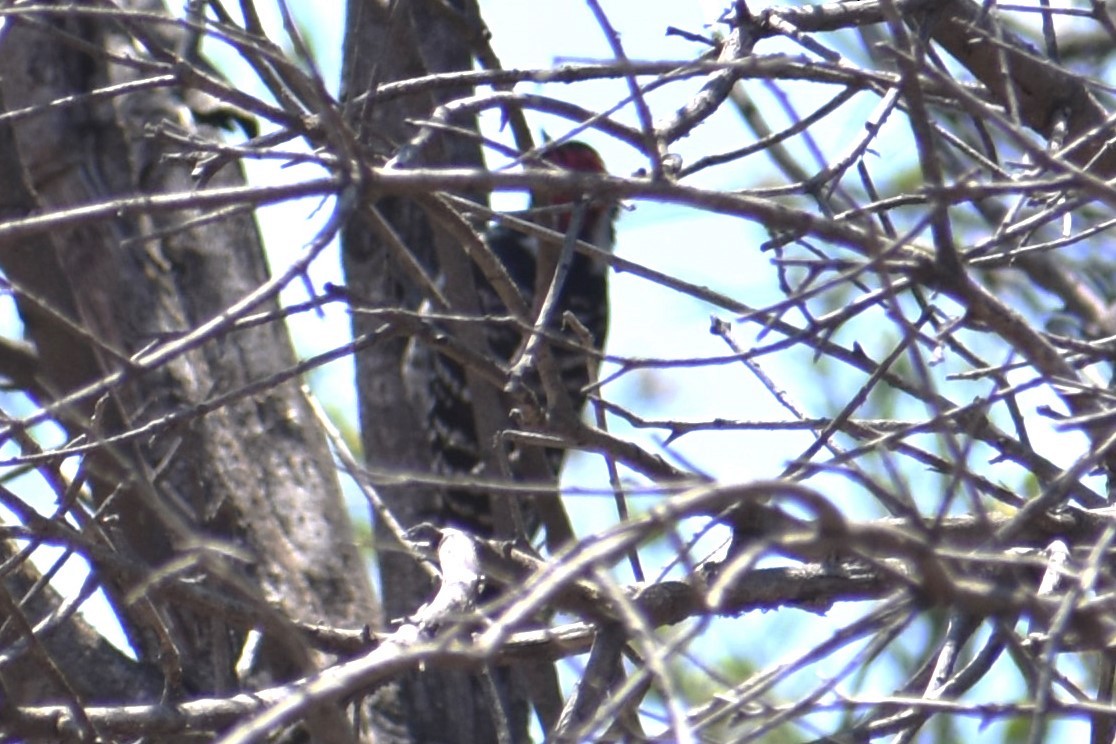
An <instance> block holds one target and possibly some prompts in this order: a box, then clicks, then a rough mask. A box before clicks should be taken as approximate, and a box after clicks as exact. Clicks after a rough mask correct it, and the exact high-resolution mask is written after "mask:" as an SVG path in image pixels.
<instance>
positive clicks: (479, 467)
mask: <svg viewBox="0 0 1116 744" xmlns="http://www.w3.org/2000/svg"><path fill="white" fill-rule="evenodd" d="M544 158H545V159H546V160H547V161H548V162H550V163H553V164H555V165H557V166H559V167H561V168H566V169H569V170H576V171H583V172H591V173H603V172H604V164H603V163H602V161H601V159H600V156H599V155H597V153H596V151H594V150H593V149H592V148H590V147H589V146H588V145H584V144H582V143H579V142H569V143H565V144H563V145H559V146H557V147H555V148H553V149H552V150H551V151H550V152H548V153H547V154H546V155H545V156H544ZM557 201H564V202H566V204H565V205H558V204H557V203H556V202H557ZM575 209H577V207H575V206H574V205H573V204H571V203H569V198H568V197H567V198H564V199H560V200H559V199H556V198H555V197H550V198H549V199H543V198H541V197H534V198H533V199H532V210H531V211H530V212H529V213H528V214H531V215H533V216H532V217H531V219H532V220H533V221H535V222H537V223H539V224H542V225H544V226H546V227H550V228H551V229H555V230H557V231H559V232H565V231H566V230H568V229H569V225H570V224H571V219H572V220H573V221H574V222H578V221H580V224H581V229H580V230H579V232H578V238H579V239H580V240H583V241H585V242H588V243H591V244H593V245H595V246H597V247H598V248H601V249H603V250H608V251H611V250H612V247H613V244H614V232H613V223H614V220H615V211H616V210H615V207H614V206H612V205H609V206H607V207H602V206H600V205H596V204H589V205H583V206H581V207H580V209H581V210H582V213H581V214H580V215H575ZM579 218H580V220H579ZM485 240H486V242H487V243H488V246H489V247H490V248H491V250H492V252H493V253H494V254H495V256H496V257H497V258H498V259H499V260H500V261H501V262H502V263H503V265H504V267H505V268H506V270H507V272H508V274H509V276H510V277H511V279H512V282H513V283H514V284H515V286H516V287H517V288H518V289H519V291H520V292H521V294H522V295H523V298H524V301H525V303H526V304H527V306H528V307H529V308H531V307H533V306H534V304H535V287H536V282H537V277H536V273H537V266H538V264H539V260H538V258H539V255H540V251H543V250H549V251H554V254H552V256H556V255H557V252H558V251H559V248H558V247H557V246H540V243H539V241H538V240H536V239H535V238H533V237H529V236H527V235H524V234H523V233H520V232H517V231H515V230H513V229H512V228H509V227H505V226H503V225H494V226H493V227H491V228H490V229H489V230H488V232H487V234H486V235H485ZM474 273H475V277H474V279H475V284H476V288H477V299H478V302H479V305H480V314H481V316H482V318H484V319H485V323H486V326H485V333H484V337H485V339H486V342H487V345H488V347H489V348H487V349H481V350H478V351H480V352H482V353H484V354H487V355H490V358H491V359H492V360H494V361H495V362H497V363H498V364H499V365H500V366H501V367H502V368H503V369H505V370H506V369H507V367H508V365H509V364H510V363H511V362H512V361H513V360H514V359H515V358H516V356H517V354H518V353H520V352H521V351H522V348H523V344H524V341H525V334H524V329H523V328H522V327H520V326H517V325H515V324H514V323H513V322H511V320H510V317H509V316H510V313H509V311H508V309H507V308H506V307H505V306H504V303H503V302H502V301H501V300H500V299H499V297H498V295H497V294H496V292H495V290H493V288H492V287H491V286H490V285H489V284H488V283H487V281H486V280H485V279H484V277H483V276H482V275H481V274H480V272H479V271H477V272H474ZM566 313H570V314H572V315H573V316H574V317H575V318H577V320H578V322H579V323H580V324H581V325H582V326H584V328H585V329H586V330H588V332H589V335H590V336H591V338H592V344H593V348H594V349H595V350H596V351H599V350H600V348H601V346H602V344H603V343H604V339H605V335H606V334H607V331H608V316H609V312H608V267H607V266H606V265H604V263H603V262H600V261H597V260H594V259H592V258H590V257H588V256H585V255H583V254H581V253H574V255H573V256H572V258H571V259H570V263H569V271H568V273H567V274H566V277H565V281H564V282H563V284H562V285H561V288H560V290H559V293H558V297H557V303H556V306H555V308H554V312H552V313H551V314H550V315H549V318H548V323H547V324H546V325H545V333H546V336H547V339H548V342H549V343H548V346H549V349H550V354H551V356H552V358H553V360H554V363H555V365H556V367H557V369H558V373H559V376H560V378H561V381H562V387H563V389H564V390H565V392H566V394H567V395H568V396H569V398H570V401H571V403H572V404H573V408H574V410H575V411H581V409H582V408H583V406H584V404H585V400H586V391H585V388H586V386H587V385H588V383H589V380H590V369H594V370H595V368H596V364H597V359H596V356H595V354H589V353H586V351H585V350H584V348H583V346H584V344H583V342H582V339H581V338H579V336H578V335H577V334H575V333H574V332H573V331H572V330H571V329H569V328H564V327H563V317H564V316H565V314H566ZM421 356H422V357H423V358H424V360H425V361H424V362H423V363H422V364H419V365H415V364H412V365H411V370H410V371H409V374H410V375H412V377H416V376H417V377H419V378H423V379H412V380H411V381H410V384H411V385H412V386H415V385H417V386H420V387H421V388H422V391H421V395H418V396H416V399H417V400H419V401H421V403H420V405H421V406H422V407H423V409H424V410H423V411H422V413H423V414H424V416H425V420H426V425H427V427H428V429H427V434H428V438H429V443H430V447H431V454H432V461H433V464H434V468H435V470H436V472H438V473H440V474H442V475H449V476H479V477H481V478H483V479H487V480H491V479H496V478H498V477H499V475H500V474H499V473H494V472H491V469H486V463H489V462H490V461H491V458H490V457H489V456H488V453H489V451H490V449H491V448H492V447H494V446H497V444H496V442H493V441H482V440H481V438H480V437H478V433H477V425H476V417H475V416H474V410H473V401H474V399H475V397H476V396H475V395H474V394H473V391H471V390H470V389H469V385H468V382H467V376H466V373H465V369H464V368H463V367H462V366H461V364H459V363H458V362H457V361H455V360H454V359H451V358H450V357H449V356H446V355H442V354H438V353H429V352H426V353H425V354H423V355H421ZM525 382H526V383H527V386H528V388H529V389H530V391H531V392H532V393H533V394H534V395H535V396H536V397H537V398H538V399H539V400H540V401H541V404H542V405H543V406H545V396H544V394H543V392H542V387H541V385H540V384H539V380H538V377H537V375H535V374H529V375H527V376H526V377H525ZM489 399H491V397H489ZM496 399H497V400H499V401H500V405H502V406H504V407H505V409H504V410H503V411H501V414H502V415H503V417H504V418H505V419H506V418H507V413H508V409H509V408H510V406H511V405H512V401H511V400H510V398H509V396H507V395H506V394H505V393H503V392H502V391H501V392H500V393H499V394H498V395H497V397H496ZM546 454H547V461H548V462H549V465H550V469H551V470H552V471H553V472H552V473H551V474H550V475H551V476H553V477H555V478H556V476H557V474H558V471H559V470H560V468H561V463H562V460H563V457H564V454H565V453H564V451H562V450H558V449H548V450H547V451H546ZM443 495H444V500H443V503H442V505H441V508H440V509H439V512H440V513H439V514H432V515H426V516H427V517H428V518H429V520H430V521H435V522H437V523H441V524H443V525H452V526H456V527H462V528H465V529H469V530H471V531H473V532H475V533H477V534H481V535H491V534H493V522H494V520H493V515H492V503H493V500H492V498H491V497H490V495H489V494H487V493H485V491H484V490H483V489H478V488H460V489H459V488H446V489H444V494H443ZM527 512H528V513H527V514H526V515H525V519H524V522H525V523H526V524H527V528H528V531H532V530H533V529H534V528H535V527H536V526H537V522H538V520H537V519H535V518H533V515H532V514H531V513H530V510H529V509H528V510H527Z"/></svg>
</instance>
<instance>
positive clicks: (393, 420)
mask: <svg viewBox="0 0 1116 744" xmlns="http://www.w3.org/2000/svg"><path fill="white" fill-rule="evenodd" d="M471 60H472V50H471V49H470V46H469V43H468V39H467V38H466V37H465V35H464V34H463V33H462V32H461V28H460V26H458V25H455V24H454V23H453V22H452V20H451V19H450V17H449V16H448V15H447V14H446V13H445V11H439V10H438V8H437V7H436V4H435V3H389V2H381V1H380V0H375V1H374V2H350V3H349V6H348V28H347V31H346V39H345V65H344V70H345V72H344V80H343V88H344V90H345V97H346V100H347V101H348V102H349V103H348V104H347V107H348V115H349V118H350V121H351V122H352V126H353V128H354V129H356V130H357V131H359V132H360V136H361V140H362V141H363V142H364V143H365V145H366V146H367V147H368V148H369V150H371V151H372V152H374V153H376V155H378V156H380V157H384V156H391V155H393V154H395V148H397V147H398V146H399V145H401V144H403V143H405V142H406V141H407V140H408V139H409V138H410V137H413V136H414V134H415V131H416V130H415V129H414V128H413V126H410V125H408V124H407V123H406V122H405V120H406V119H425V118H429V116H430V115H431V113H432V112H433V111H434V110H435V108H436V106H437V105H438V103H439V102H441V101H443V100H447V99H449V98H452V97H459V96H461V95H463V94H466V93H467V92H468V91H467V90H460V89H459V90H452V89H451V90H445V89H443V90H440V91H439V92H438V93H437V96H435V95H433V94H431V93H429V92H422V93H419V94H417V95H413V96H408V97H403V98H399V99H396V100H393V101H390V102H386V103H377V102H374V101H373V102H369V101H364V102H361V101H360V100H359V99H358V97H359V96H360V95H361V94H363V93H367V92H369V91H372V90H374V89H375V86H376V85H377V84H379V83H385V82H390V81H399V80H408V79H412V78H417V77H420V76H422V75H425V74H430V73H436V72H448V71H453V70H466V69H469V67H470V66H471ZM457 123H459V124H461V125H463V126H467V127H468V126H472V127H475V123H472V124H470V122H468V121H463V122H457ZM427 155H428V157H429V160H428V161H426V162H427V163H429V164H435V163H437V164H455V165H462V166H468V165H473V166H475V165H479V164H480V162H481V159H480V151H479V148H478V147H477V145H476V144H475V143H474V142H471V141H468V140H465V139H464V138H461V137H445V138H437V142H436V144H435V145H434V146H432V147H430V148H429V149H428V151H427ZM368 208H369V209H375V210H378V211H379V212H380V214H381V215H383V217H384V219H385V220H386V221H387V222H388V223H389V224H391V225H392V226H393V228H394V230H395V231H396V233H398V235H399V236H400V237H401V238H402V240H403V242H404V243H405V244H406V245H407V247H408V248H409V249H410V250H411V251H412V252H413V254H414V255H415V257H416V258H417V260H418V261H419V262H420V263H421V264H423V265H425V266H426V267H427V268H428V269H430V268H431V267H433V265H434V262H435V260H436V259H435V256H436V255H439V256H441V257H442V258H446V257H447V256H448V257H450V258H451V259H452V258H453V252H454V251H457V253H458V255H459V256H460V258H461V259H462V260H464V254H461V253H460V247H458V246H450V247H449V248H448V249H447V247H446V246H445V245H443V246H442V247H441V249H440V250H439V249H437V248H436V245H435V243H436V241H438V240H446V237H445V236H443V235H439V234H438V233H437V231H436V230H435V229H434V228H433V227H432V225H431V221H430V220H429V218H428V216H427V215H426V214H425V213H424V211H423V209H422V207H421V206H420V205H419V204H418V203H416V202H414V201H409V200H406V199H400V198H390V199H382V200H379V201H377V202H376V203H375V204H372V205H369V206H368ZM343 240H344V253H343V262H344V270H345V276H346V281H347V283H348V285H349V287H350V289H351V290H352V291H353V292H354V294H355V296H356V297H358V298H360V300H362V301H363V302H367V303H368V305H369V306H371V307H406V308H411V309H415V308H416V307H417V306H418V305H419V303H420V302H421V300H422V299H423V297H422V295H421V292H420V290H419V288H417V287H416V286H414V285H413V284H412V283H410V282H408V280H407V279H406V277H405V276H404V275H403V273H402V272H401V270H400V269H399V267H398V265H397V264H396V263H395V262H394V261H393V259H392V258H391V255H390V252H389V250H388V247H387V245H386V244H385V243H384V241H383V238H382V236H381V235H380V234H378V233H377V232H376V231H374V230H373V229H372V228H371V227H370V226H369V225H368V224H367V223H360V222H358V223H355V224H353V225H351V226H350V228H349V229H348V230H346V232H345V234H344V238H343ZM464 265H465V266H466V267H467V266H468V264H467V263H466V264H464ZM431 273H434V272H433V271H431ZM466 275H468V270H467V271H466ZM381 325H382V320H380V319H378V318H377V317H375V316H371V315H361V314H360V313H355V314H354V315H353V335H354V336H355V337H358V338H359V337H360V336H362V335H364V334H367V333H371V332H373V331H375V330H376V329H377V328H378V327H380V326H381ZM405 347H406V339H405V338H399V339H394V340H391V341H388V342H381V343H379V344H377V345H375V346H374V347H372V348H370V349H368V350H366V351H364V352H362V353H361V354H359V355H358V356H357V359H356V364H357V386H358V391H359V396H360V423H361V431H362V437H363V442H364V452H365V457H366V459H367V461H368V464H369V465H370V466H371V467H373V468H382V469H387V470H395V469H399V470H404V471H406V470H412V471H419V472H429V470H430V455H429V449H428V444H427V442H426V438H425V436H424V435H423V434H422V431H423V426H422V423H423V422H422V421H421V420H420V419H419V417H418V415H417V413H416V411H415V410H413V409H412V407H411V405H410V403H409V402H408V392H407V387H406V385H405V384H404V379H403V355H404V351H405ZM493 408H494V409H495V407H493ZM382 495H383V497H384V500H385V502H386V503H387V504H388V505H389V507H390V508H391V509H392V511H393V513H394V514H395V516H396V518H398V519H399V520H400V521H401V522H402V523H403V524H404V525H405V526H410V525H413V524H415V522H416V521H418V519H419V517H418V515H422V514H426V515H429V514H431V513H433V512H436V510H437V508H438V504H439V496H438V494H437V493H435V492H434V491H433V489H430V488H426V487H423V486H419V485H414V484H409V485H407V486H392V487H385V488H383V489H382ZM376 539H377V544H378V545H390V544H391V543H393V542H394V541H395V539H394V537H392V536H391V534H390V533H389V532H388V530H387V529H386V527H385V526H384V524H383V523H382V522H381V521H378V522H377V527H376ZM378 562H379V568H380V580H381V585H382V587H383V604H384V609H385V614H386V617H387V618H388V619H389V620H391V619H399V618H402V617H405V616H407V615H409V614H410V613H412V612H414V611H415V610H416V609H417V608H418V607H419V606H420V605H421V604H422V603H423V602H425V601H427V600H428V599H429V598H430V596H431V594H432V592H433V589H434V587H433V586H432V585H431V583H430V580H429V578H428V576H427V574H426V573H425V572H424V571H422V570H421V568H420V567H419V565H418V564H417V563H416V562H415V560H414V559H413V558H412V557H410V556H409V555H407V554H404V553H402V552H393V551H381V552H380V553H379V555H378ZM490 674H491V677H492V680H489V679H485V675H478V674H475V673H467V672H463V671H459V670H446V669H428V670H426V671H424V672H422V673H412V674H409V675H407V676H406V678H405V679H404V680H402V682H401V686H400V689H399V702H400V703H401V706H402V708H401V710H399V711H397V715H399V716H400V717H401V721H403V722H404V725H405V727H406V730H407V734H406V737H407V738H408V739H409V740H410V741H417V742H491V741H495V740H496V737H497V731H498V727H499V726H502V725H507V726H508V727H509V729H510V732H511V735H512V737H513V739H514V740H516V741H522V740H525V739H526V736H527V706H526V702H525V700H524V699H523V691H522V686H521V685H516V684H509V682H508V677H507V670H506V669H497V670H493V671H492V672H491V673H490ZM493 682H495V684H493ZM493 689H495V690H497V691H498V692H497V693H496V695H497V696H498V697H499V698H500V701H499V703H496V702H495V701H494V699H493V698H494V695H493V693H492V690H493ZM496 718H504V719H505V720H504V722H501V723H499V724H498V723H497V722H496V721H495V719H496Z"/></svg>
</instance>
